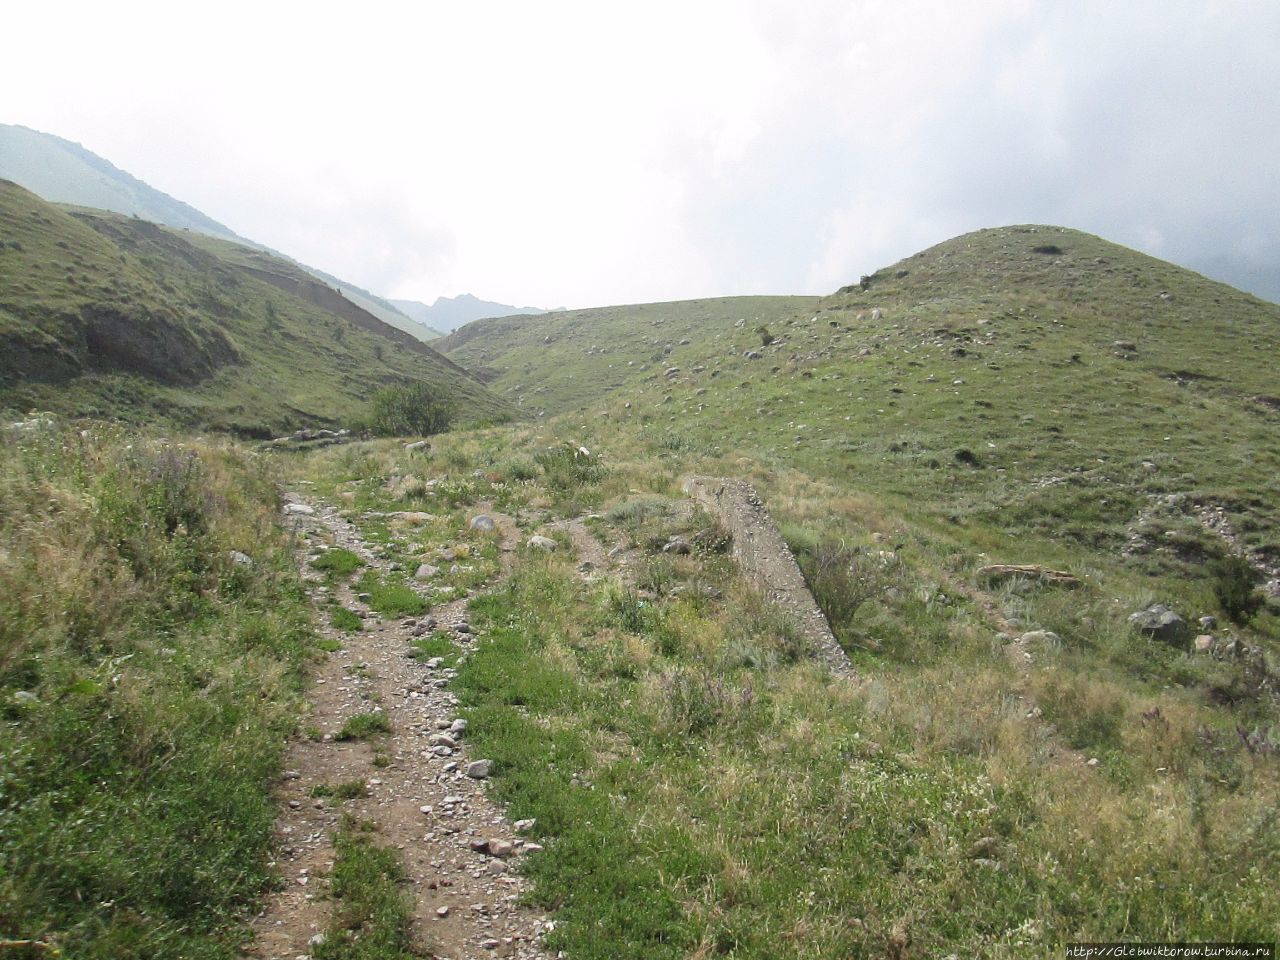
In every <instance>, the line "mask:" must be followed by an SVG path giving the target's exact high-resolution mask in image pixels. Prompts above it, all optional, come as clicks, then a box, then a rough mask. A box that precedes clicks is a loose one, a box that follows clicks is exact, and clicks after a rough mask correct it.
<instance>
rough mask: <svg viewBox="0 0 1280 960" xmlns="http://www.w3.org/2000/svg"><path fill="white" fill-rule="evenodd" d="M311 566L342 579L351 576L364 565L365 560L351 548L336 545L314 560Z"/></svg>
mask: <svg viewBox="0 0 1280 960" xmlns="http://www.w3.org/2000/svg"><path fill="white" fill-rule="evenodd" d="M311 566H312V567H313V568H315V569H316V570H321V571H323V572H325V573H327V574H329V576H330V577H332V578H334V579H341V578H344V577H349V576H351V574H353V573H355V572H356V571H357V570H359V569H360V568H361V567H363V566H364V561H363V560H361V559H360V557H359V556H358V555H357V554H355V553H352V552H351V551H350V550H346V549H343V548H342V547H334V548H332V549H330V550H326V551H325V552H324V553H322V554H320V556H319V557H317V558H316V559H315V560H312V561H311Z"/></svg>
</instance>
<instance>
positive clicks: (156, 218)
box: [0, 123, 440, 342]
mask: <svg viewBox="0 0 1280 960" xmlns="http://www.w3.org/2000/svg"><path fill="white" fill-rule="evenodd" d="M0 180H12V181H13V182H14V183H16V184H19V185H20V186H23V187H25V188H26V189H28V190H30V191H31V192H32V193H35V194H36V195H37V196H40V197H43V198H44V199H45V200H49V201H52V202H54V203H65V204H70V205H73V206H77V207H87V208H89V209H91V210H110V211H112V212H113V213H121V214H124V215H125V216H130V217H138V218H139V219H142V220H149V221H151V222H152V223H158V224H162V225H164V226H167V227H175V228H178V229H181V230H190V231H193V232H195V233H197V234H204V235H207V236H210V237H217V238H220V239H223V240H231V241H234V242H236V243H239V244H243V245H245V246H247V247H250V248H252V249H256V250H263V251H265V252H266V253H268V254H270V255H271V256H273V257H277V258H279V259H284V260H287V259H289V258H288V257H286V256H285V255H284V254H282V253H279V252H278V251H275V250H272V249H270V248H269V247H264V246H263V245H262V244H259V243H255V242H254V241H252V240H246V239H245V238H244V237H241V236H239V235H237V234H236V233H235V232H234V231H232V230H231V229H230V228H229V227H226V226H223V225H222V224H221V223H218V221H216V220H214V219H213V218H212V217H209V216H206V215H205V214H203V213H201V212H200V211H199V210H197V209H195V208H194V207H192V206H190V205H189V204H185V203H183V202H182V201H181V200H175V199H174V198H173V197H171V196H169V195H168V194H167V193H163V192H161V191H159V190H157V189H156V188H155V187H153V186H151V185H150V184H147V183H144V182H143V181H141V180H139V179H138V178H137V177H134V176H132V175H130V174H129V173H126V172H125V171H124V170H121V169H120V168H119V167H117V166H115V165H114V164H113V163H111V162H110V161H108V160H106V159H104V158H102V157H100V156H98V155H97V154H96V153H94V152H92V151H91V150H86V149H85V148H84V147H82V146H81V145H80V144H78V143H72V142H71V141H70V140H64V139H63V138H62V137H56V136H54V135H53V134H50V133H42V132H41V131H39V130H32V129H30V128H28V127H21V126H14V125H10V124H2V123H0ZM298 266H299V267H300V268H301V269H303V270H305V271H306V272H307V273H309V274H311V275H312V276H313V277H315V278H317V279H319V280H321V281H322V282H324V283H327V284H329V285H330V286H331V287H333V288H334V289H335V290H337V291H339V292H340V293H341V294H342V296H343V297H345V298H346V299H347V300H350V301H351V303H353V304H354V305H355V306H357V307H359V308H360V309H361V310H363V311H365V312H367V313H371V314H373V315H374V316H375V317H377V318H378V319H379V320H381V321H382V322H383V323H387V324H390V325H391V326H393V327H396V328H397V329H399V330H402V331H404V332H405V333H408V334H410V335H412V336H413V337H414V338H415V339H418V340H421V341H423V342H426V341H428V340H432V339H435V338H436V337H438V336H440V334H439V333H438V332H437V331H435V330H431V329H429V328H426V327H424V326H423V325H422V324H420V323H418V322H417V321H415V320H413V319H410V318H409V317H408V316H406V314H405V313H404V312H402V311H401V310H399V309H397V308H396V307H394V306H393V305H392V304H391V303H389V302H388V301H387V300H384V299H383V298H382V297H379V296H377V295H376V294H373V293H370V292H369V291H368V290H364V289H362V288H360V287H357V286H356V285H355V284H353V283H350V282H348V281H345V280H340V279H338V278H337V277H334V276H332V275H330V274H327V273H325V272H324V271H322V270H316V269H315V268H313V267H308V266H305V265H304V264H298Z"/></svg>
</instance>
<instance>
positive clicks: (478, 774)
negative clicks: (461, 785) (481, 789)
mask: <svg viewBox="0 0 1280 960" xmlns="http://www.w3.org/2000/svg"><path fill="white" fill-rule="evenodd" d="M465 772H466V774H467V776H468V777H471V779H473V780H484V779H486V778H487V777H488V776H489V774H490V773H492V772H493V761H492V760H473V761H471V763H468V764H467V769H466V771H465Z"/></svg>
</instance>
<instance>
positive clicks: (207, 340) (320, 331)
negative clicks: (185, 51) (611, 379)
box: [0, 182, 507, 437]
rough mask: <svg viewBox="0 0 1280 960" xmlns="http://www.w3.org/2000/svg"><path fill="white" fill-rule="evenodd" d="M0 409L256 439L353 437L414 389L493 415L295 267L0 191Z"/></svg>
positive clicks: (471, 392) (3, 186) (454, 375)
mask: <svg viewBox="0 0 1280 960" xmlns="http://www.w3.org/2000/svg"><path fill="white" fill-rule="evenodd" d="M0 347H2V348H3V349H2V350H0V408H8V409H11V410H13V411H17V412H25V411H27V410H30V409H48V410H53V411H55V412H59V413H64V414H68V415H88V416H98V417H103V418H119V419H126V420H131V421H150V422H161V423H166V424H169V425H177V426H181V427H189V428H195V429H216V430H224V431H230V432H233V433H237V434H241V435H246V436H254V437H263V436H268V435H272V434H275V433H279V432H283V431H285V430H287V429H290V428H294V427H298V426H315V425H348V426H351V425H358V424H359V423H360V422H361V420H362V419H365V418H367V416H368V404H369V400H370V397H371V396H372V394H373V393H374V392H375V391H376V390H377V389H378V388H379V387H383V386H387V385H391V384H407V383H411V382H414V381H427V382H430V383H432V384H434V385H436V386H437V387H438V388H439V389H440V390H441V391H442V392H443V393H444V394H445V395H446V396H448V397H450V398H451V399H453V400H454V401H455V402H456V404H457V406H458V408H459V409H460V410H461V411H463V412H464V413H465V415H466V419H468V420H471V421H475V420H495V419H502V418H503V417H504V416H506V414H507V407H506V405H505V404H504V403H502V402H501V401H499V400H497V399H496V398H494V397H493V396H492V395H490V394H489V393H488V392H487V391H486V390H485V389H484V388H483V387H482V386H481V385H480V384H479V383H477V382H476V381H475V380H473V379H472V378H470V377H469V376H468V375H466V373H465V372H464V371H462V370H461V369H460V368H458V367H457V366H456V365H454V364H453V363H451V362H450V361H447V360H445V359H444V358H443V357H441V356H440V355H439V354H437V353H435V352H434V351H433V350H431V349H430V348H429V347H426V346H424V345H423V344H421V343H420V342H418V341H417V340H415V339H414V338H412V337H410V336H409V335H408V334H405V333H402V332H401V331H399V330H395V329H392V328H391V327H387V326H385V325H384V324H382V323H381V321H379V320H377V319H376V318H374V317H372V316H371V315H369V314H366V313H364V312H363V311H361V310H359V309H357V308H355V307H353V306H352V305H351V304H350V303H349V302H348V301H346V300H343V299H342V298H341V297H340V296H338V294H337V293H336V292H334V291H333V290H331V289H330V288H329V287H327V286H325V285H324V284H323V283H320V282H318V281H316V280H315V278H313V277H311V276H310V275H308V274H306V273H305V272H304V271H303V270H301V268H299V267H297V266H295V265H293V264H290V263H288V262H285V261H282V260H279V259H278V258H274V257H271V256H269V255H267V254H264V253H260V252H258V251H250V250H248V249H247V248H242V247H238V246H236V245H235V244H231V243H227V242H225V241H217V240H213V239H211V238H206V237H199V236H196V235H189V236H184V235H183V234H181V233H179V232H177V231H172V230H168V229H166V228H163V227H158V226H156V225H154V224H149V223H146V222H144V221H141V220H135V219H129V218H126V217H121V216H117V215H114V214H108V213H104V212H101V211H86V210H79V211H76V212H75V213H74V215H73V214H71V213H68V212H66V211H65V210H63V209H61V208H59V207H56V206H54V205H52V204H48V203H45V202H44V201H42V200H40V199H39V198H37V197H35V196H34V195H33V194H30V193H28V192H26V191H24V190H22V189H21V188H19V187H17V186H15V185H13V184H11V183H7V182H0Z"/></svg>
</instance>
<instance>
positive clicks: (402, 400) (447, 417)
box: [369, 381, 455, 437]
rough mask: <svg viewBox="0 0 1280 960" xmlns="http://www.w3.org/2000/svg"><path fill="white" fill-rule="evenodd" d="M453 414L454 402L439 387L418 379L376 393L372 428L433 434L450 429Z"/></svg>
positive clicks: (401, 433) (393, 433) (388, 432)
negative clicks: (415, 381) (417, 380)
mask: <svg viewBox="0 0 1280 960" xmlns="http://www.w3.org/2000/svg"><path fill="white" fill-rule="evenodd" d="M454 414H455V406H454V404H453V401H452V400H451V399H450V398H449V397H447V396H445V394H444V392H443V391H442V390H441V389H440V388H439V387H437V386H434V385H433V384H430V383H425V382H421V381H419V382H417V383H410V384H407V385H403V386H395V387H386V388H385V389H382V390H379V391H378V392H377V393H375V394H374V395H373V412H372V414H371V416H370V420H369V427H370V429H371V430H373V432H374V433H376V434H379V435H380V436H387V437H395V436H399V437H403V436H411V435H412V436H431V435H432V434H436V433H444V432H445V431H446V430H448V429H449V427H450V426H452V424H453V418H454Z"/></svg>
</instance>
